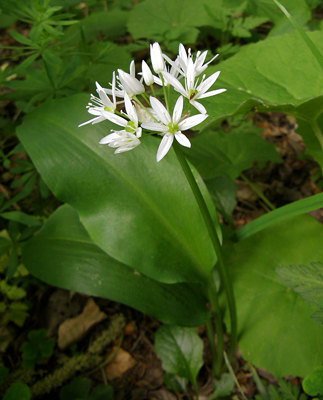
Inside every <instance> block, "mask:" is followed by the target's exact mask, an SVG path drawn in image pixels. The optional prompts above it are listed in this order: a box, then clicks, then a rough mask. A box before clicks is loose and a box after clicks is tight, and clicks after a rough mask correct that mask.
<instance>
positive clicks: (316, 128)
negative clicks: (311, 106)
mask: <svg viewBox="0 0 323 400" xmlns="http://www.w3.org/2000/svg"><path fill="white" fill-rule="evenodd" d="M310 125H311V127H312V129H313V131H314V133H315V136H316V137H317V140H318V141H319V142H320V145H321V148H322V150H323V135H322V131H321V129H320V127H319V125H318V123H317V122H316V121H314V120H312V121H310Z"/></svg>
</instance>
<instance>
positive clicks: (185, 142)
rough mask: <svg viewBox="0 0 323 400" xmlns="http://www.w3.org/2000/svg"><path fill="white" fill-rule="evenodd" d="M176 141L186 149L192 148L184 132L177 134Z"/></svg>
mask: <svg viewBox="0 0 323 400" xmlns="http://www.w3.org/2000/svg"><path fill="white" fill-rule="evenodd" d="M175 139H176V140H177V141H178V143H179V144H181V145H182V146H184V147H191V142H190V141H189V140H188V139H187V137H186V136H185V135H184V134H183V133H182V132H176V133H175Z"/></svg>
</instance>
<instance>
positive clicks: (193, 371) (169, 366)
mask: <svg viewBox="0 0 323 400" xmlns="http://www.w3.org/2000/svg"><path fill="white" fill-rule="evenodd" d="M154 348H155V351H156V353H157V355H158V357H159V358H160V359H161V361H162V366H163V369H164V370H165V371H167V372H169V373H172V374H175V375H178V376H180V377H182V378H187V379H188V380H189V381H190V382H191V383H192V384H193V385H194V384H195V383H196V377H197V374H198V372H199V370H200V368H201V367H202V365H203V341H202V339H201V338H200V337H199V336H198V334H197V332H196V330H195V329H193V328H182V327H179V326H171V325H163V326H161V327H160V328H159V329H158V330H157V332H156V334H155V346H154Z"/></svg>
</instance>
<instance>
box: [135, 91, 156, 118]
mask: <svg viewBox="0 0 323 400" xmlns="http://www.w3.org/2000/svg"><path fill="white" fill-rule="evenodd" d="M133 99H134V100H135V101H136V102H137V103H138V104H139V105H140V107H141V108H142V109H144V110H145V111H146V113H147V114H148V115H149V116H150V117H151V118H152V119H153V120H154V121H156V118H155V117H154V116H153V115H152V114H151V113H150V112H149V111H148V109H147V107H145V106H144V105H143V104H142V102H141V101H140V100H139V99H138V98H137V97H136V96H133Z"/></svg>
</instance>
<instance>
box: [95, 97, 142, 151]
mask: <svg viewBox="0 0 323 400" xmlns="http://www.w3.org/2000/svg"><path fill="white" fill-rule="evenodd" d="M124 102H125V107H126V114H125V115H126V116H127V117H128V118H129V120H128V119H126V118H123V117H120V116H119V115H115V114H110V115H109V116H108V117H107V119H109V120H110V121H111V122H113V123H115V124H117V125H119V126H123V127H124V129H123V130H121V131H115V130H112V133H110V134H109V135H107V136H105V137H104V138H102V139H101V140H100V142H99V143H100V144H108V145H109V146H110V147H114V148H117V150H116V151H115V152H114V153H115V154H116V153H123V152H125V151H129V150H132V149H133V148H135V147H137V146H138V145H139V144H140V140H139V138H140V137H141V133H142V129H141V127H139V126H138V123H139V121H138V115H137V113H136V110H135V108H134V106H133V105H132V104H131V100H130V98H129V96H128V95H127V93H125V94H124Z"/></svg>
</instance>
